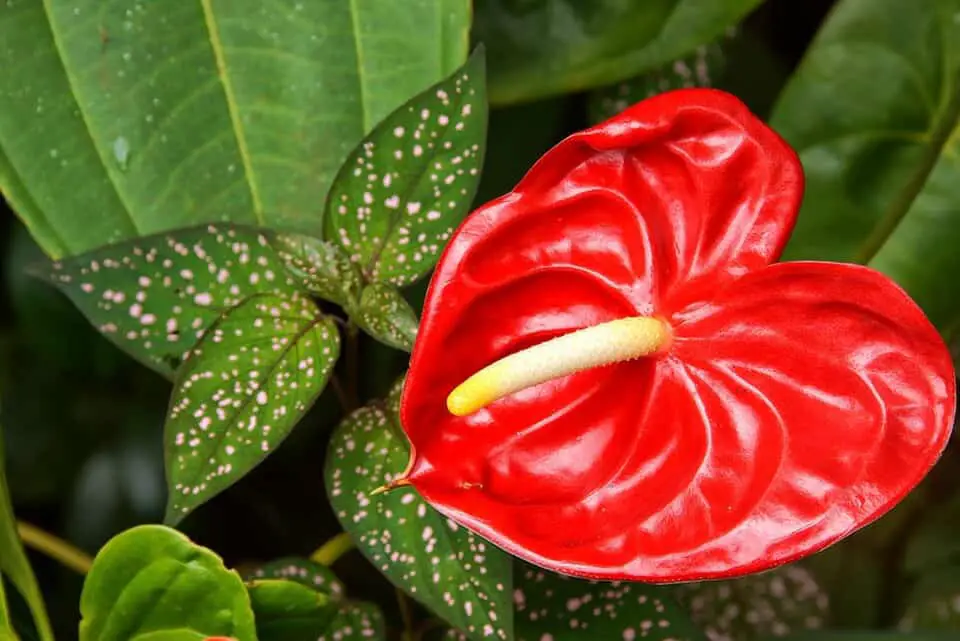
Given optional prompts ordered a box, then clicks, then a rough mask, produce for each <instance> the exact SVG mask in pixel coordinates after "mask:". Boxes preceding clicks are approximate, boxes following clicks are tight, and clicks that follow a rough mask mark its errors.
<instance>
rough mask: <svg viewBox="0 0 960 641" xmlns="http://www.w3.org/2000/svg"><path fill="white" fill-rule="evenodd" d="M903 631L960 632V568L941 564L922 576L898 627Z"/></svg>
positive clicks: (910, 596)
mask: <svg viewBox="0 0 960 641" xmlns="http://www.w3.org/2000/svg"><path fill="white" fill-rule="evenodd" d="M897 627H898V628H899V629H900V630H901V631H903V632H911V633H914V632H919V631H952V632H960V567H958V566H956V565H945V566H941V567H940V568H938V569H937V570H933V571H931V572H929V573H927V574H925V575H924V576H922V577H921V578H920V580H919V581H917V583H916V585H915V586H914V588H913V590H912V591H911V593H910V595H909V598H908V600H907V607H906V608H905V611H904V613H903V616H902V617H901V619H900V622H899V624H898V626H897Z"/></svg>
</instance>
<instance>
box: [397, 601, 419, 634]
mask: <svg viewBox="0 0 960 641" xmlns="http://www.w3.org/2000/svg"><path fill="white" fill-rule="evenodd" d="M395 590H396V593H397V605H398V606H399V608H400V619H401V620H402V621H403V634H402V635H401V636H400V638H401V639H403V641H415V640H416V638H417V637H416V634H415V632H414V629H413V613H412V612H411V611H410V602H409V601H408V600H407V595H406V594H404V593H403V590H401V589H400V588H395Z"/></svg>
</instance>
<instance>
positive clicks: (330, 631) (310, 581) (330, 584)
mask: <svg viewBox="0 0 960 641" xmlns="http://www.w3.org/2000/svg"><path fill="white" fill-rule="evenodd" d="M276 579H282V580H284V581H283V582H284V583H296V584H298V585H299V586H300V587H301V588H303V589H306V590H308V591H310V592H312V593H314V594H315V595H316V596H317V597H323V599H324V600H325V601H326V602H327V603H328V604H331V605H332V606H333V607H334V612H333V616H332V617H331V618H330V619H329V621H328V622H327V625H326V626H325V627H324V628H322V629H320V630H319V631H316V630H309V629H304V628H300V627H298V628H296V631H294V630H293V629H291V628H292V626H294V625H296V622H295V621H288V622H287V625H288V626H291V628H288V629H291V633H290V634H288V635H283V636H281V635H277V636H276V637H275V638H277V639H278V640H282V641H286V640H288V639H300V638H310V639H318V641H353V640H357V641H359V640H361V639H363V640H368V641H369V640H372V641H382V640H383V639H385V638H386V637H385V631H384V623H383V616H382V614H381V612H380V610H379V608H377V607H376V606H375V605H373V604H371V603H357V602H350V601H346V600H345V599H344V590H343V584H342V583H340V580H339V579H337V577H336V575H335V574H334V573H333V572H332V571H331V570H330V569H329V568H327V567H324V566H323V565H320V564H318V563H314V562H313V561H309V560H306V559H297V558H287V559H278V560H277V561H273V562H272V563H268V564H266V565H264V566H262V567H260V568H257V569H256V570H254V571H253V572H251V573H250V574H248V575H247V580H248V581H251V580H252V584H251V586H257V585H260V584H261V583H260V582H262V581H265V580H266V581H273V580H276ZM284 589H285V590H288V591H291V592H292V588H290V587H289V586H286V587H285V588H284ZM251 596H253V590H251ZM299 596H300V600H301V602H302V603H303V605H304V609H305V610H308V607H307V604H308V602H309V601H308V599H307V597H306V595H305V594H304V593H302V592H301V593H299ZM253 605H254V610H255V611H256V612H257V631H258V632H260V633H261V634H260V635H259V639H260V641H269V639H270V637H268V636H266V635H264V634H263V633H262V631H261V630H260V623H261V618H260V612H259V611H257V600H256V598H254V599H253ZM278 605H282V602H280V603H278ZM290 605H291V607H292V605H293V603H291V604H290ZM274 611H275V610H274ZM310 620H313V621H315V620H316V616H313V617H308V621H310ZM278 622H279V621H278Z"/></svg>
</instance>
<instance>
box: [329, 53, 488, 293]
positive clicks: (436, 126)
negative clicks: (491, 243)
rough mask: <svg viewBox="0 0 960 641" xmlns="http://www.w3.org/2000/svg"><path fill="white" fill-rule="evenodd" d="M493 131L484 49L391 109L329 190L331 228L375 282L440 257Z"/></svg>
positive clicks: (408, 278) (410, 275) (400, 279)
mask: <svg viewBox="0 0 960 641" xmlns="http://www.w3.org/2000/svg"><path fill="white" fill-rule="evenodd" d="M486 135H487V98H486V80H485V66H484V53H483V51H482V49H480V48H478V49H477V51H475V52H474V54H473V55H472V56H471V57H470V59H469V60H468V61H467V63H466V64H465V65H464V66H463V67H462V68H460V69H459V70H458V71H457V72H456V73H454V74H453V75H451V76H450V77H449V78H447V79H445V80H443V81H441V82H439V83H437V84H436V85H434V86H432V87H430V88H429V89H427V90H425V91H424V92H423V93H421V94H419V95H417V96H415V97H414V98H413V99H411V100H410V101H409V102H407V103H406V104H405V105H403V106H401V107H400V108H399V109H397V110H396V111H394V112H393V113H392V114H390V115H389V116H387V117H386V118H385V119H384V120H383V121H382V122H381V123H380V124H379V125H377V127H376V128H375V129H374V130H373V131H372V132H370V133H369V134H368V135H367V137H366V138H364V140H363V141H362V142H361V143H360V145H358V146H357V147H356V149H354V151H353V152H352V153H351V154H350V155H349V156H348V157H347V159H346V161H345V162H344V164H343V166H342V167H341V168H340V171H339V172H338V174H337V177H336V179H335V180H334V182H333V186H332V187H331V189H330V192H329V193H328V195H327V205H326V212H325V214H324V236H325V237H326V238H327V239H328V240H331V241H335V242H339V243H340V245H342V246H343V248H344V249H345V250H346V253H347V254H348V255H349V256H350V259H351V260H352V261H354V262H355V263H356V264H357V265H358V266H359V267H360V269H361V270H362V272H363V275H364V277H365V278H366V279H367V280H368V281H371V282H376V281H386V282H390V283H393V284H394V285H406V284H408V283H411V282H413V281H415V280H417V279H418V278H420V277H421V276H423V275H424V274H426V273H427V272H428V271H429V270H430V268H431V267H433V265H434V264H435V263H436V262H437V259H438V257H439V255H440V252H441V251H442V250H443V247H444V245H445V243H446V241H447V239H449V238H450V235H451V234H452V233H453V229H454V228H455V227H456V226H457V225H459V224H460V221H461V220H462V219H463V217H464V216H465V215H466V213H467V212H468V211H469V210H470V207H471V205H472V204H473V197H474V194H475V193H476V189H477V184H478V183H479V180H480V169H481V166H482V164H483V150H484V145H485V142H486Z"/></svg>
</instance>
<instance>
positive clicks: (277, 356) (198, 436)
mask: <svg viewBox="0 0 960 641" xmlns="http://www.w3.org/2000/svg"><path fill="white" fill-rule="evenodd" d="M339 354H340V337H339V335H338V333H337V329H336V326H335V325H334V322H333V320H332V319H331V318H330V317H328V316H324V315H323V314H321V313H320V311H319V310H318V309H317V307H316V305H314V303H313V302H312V301H311V300H309V299H308V298H306V297H305V296H304V295H302V294H300V293H299V292H294V293H293V294H260V295H257V296H254V297H251V298H249V299H247V300H245V301H244V302H242V303H240V304H239V305H237V306H236V307H234V308H232V309H230V310H229V311H227V312H226V313H225V314H224V315H223V317H222V318H221V319H220V320H219V321H217V322H216V323H215V324H214V325H213V326H212V327H211V328H210V330H209V331H207V332H206V333H205V334H204V335H203V338H202V340H201V341H200V343H199V344H198V345H197V346H196V348H194V349H193V350H192V351H191V352H190V353H189V355H188V356H187V359H186V360H185V361H184V364H183V366H182V367H181V368H180V370H179V371H178V372H177V380H176V381H175V384H174V393H173V397H172V399H171V403H170V410H169V412H168V414H167V422H166V425H165V426H164V432H165V433H164V442H165V451H166V465H167V484H168V486H169V492H170V494H169V499H168V504H167V515H166V522H167V523H168V524H175V523H177V522H179V521H180V520H181V519H182V518H183V517H184V516H186V515H187V514H188V513H189V512H190V511H192V510H193V509H195V508H196V507H198V506H199V505H201V504H202V503H204V502H206V501H208V500H210V499H211V498H213V497H214V496H216V495H217V494H219V493H220V492H222V491H223V490H225V489H226V488H227V487H229V486H230V485H232V484H233V483H235V482H236V481H238V480H239V479H240V478H241V477H242V476H243V475H244V474H246V473H247V472H249V471H250V470H251V469H253V468H254V467H255V466H256V465H257V464H259V463H260V461H262V460H263V459H264V458H266V456H267V455H268V454H269V453H270V452H272V451H273V450H274V449H276V447H277V446H279V445H280V443H281V442H283V440H284V438H286V436H287V434H289V432H290V430H291V429H293V426H294V425H296V423H297V421H299V420H300V418H301V417H302V416H303V415H304V414H305V413H306V411H307V410H308V409H309V408H310V406H311V405H312V404H313V403H314V401H315V400H316V399H317V397H318V396H319V395H320V393H321V392H322V391H323V388H324V386H325V385H326V383H327V379H328V377H329V375H330V372H331V370H332V369H333V366H334V364H335V363H336V361H337V357H338V356H339Z"/></svg>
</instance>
